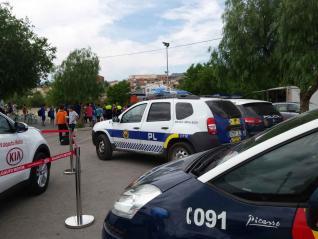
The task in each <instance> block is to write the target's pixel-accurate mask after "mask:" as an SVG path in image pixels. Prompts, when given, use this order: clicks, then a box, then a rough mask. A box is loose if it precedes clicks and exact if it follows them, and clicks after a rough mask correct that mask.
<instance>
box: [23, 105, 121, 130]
mask: <svg viewBox="0 0 318 239" xmlns="http://www.w3.org/2000/svg"><path fill="white" fill-rule="evenodd" d="M126 108H127V106H126V107H122V106H121V105H119V104H107V105H105V106H104V107H103V106H101V105H100V104H87V105H84V106H82V105H80V104H76V105H72V106H69V105H63V109H64V110H65V111H66V112H67V115H68V114H69V112H70V111H71V110H72V111H74V112H76V113H77V115H78V117H79V118H81V116H82V114H83V119H84V123H86V124H89V125H90V126H93V125H94V124H95V123H96V122H100V121H103V120H108V119H112V118H113V117H114V116H119V115H120V114H121V113H122V111H123V110H125V109H126ZM60 109H61V107H59V108H57V109H54V107H50V108H48V109H47V108H46V107H45V106H44V105H43V106H41V107H40V108H39V110H38V116H39V117H40V118H41V121H42V126H45V122H46V119H47V117H48V118H49V120H50V124H51V125H54V124H57V121H56V120H55V118H56V115H57V113H58V111H59V110H60ZM22 112H23V114H24V115H25V114H27V109H25V110H24V108H23V109H22Z"/></svg>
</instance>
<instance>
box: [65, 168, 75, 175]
mask: <svg viewBox="0 0 318 239" xmlns="http://www.w3.org/2000/svg"><path fill="white" fill-rule="evenodd" d="M75 173H76V171H75V168H74V169H65V170H64V174H66V175H73V174H75Z"/></svg>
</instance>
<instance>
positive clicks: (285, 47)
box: [277, 0, 318, 111]
mask: <svg viewBox="0 0 318 239" xmlns="http://www.w3.org/2000/svg"><path fill="white" fill-rule="evenodd" d="M279 13H280V14H278V26H279V27H278V32H279V41H280V43H281V44H280V45H279V48H278V49H277V52H278V57H279V59H280V69H281V74H282V83H283V84H284V85H296V86H298V87H299V88H300V97H301V110H302V111H306V110H308V108H309V101H310V98H311V96H312V95H313V94H314V93H315V92H316V91H317V90H318V1H316V0H297V1H293V0H281V4H280V11H279Z"/></svg>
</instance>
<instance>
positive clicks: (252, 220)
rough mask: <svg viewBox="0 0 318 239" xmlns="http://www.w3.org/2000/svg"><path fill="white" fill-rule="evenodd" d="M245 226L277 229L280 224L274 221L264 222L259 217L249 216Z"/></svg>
mask: <svg viewBox="0 0 318 239" xmlns="http://www.w3.org/2000/svg"><path fill="white" fill-rule="evenodd" d="M246 226H256V227H271V228H278V227H279V226H280V222H278V221H277V222H276V221H274V220H272V221H271V220H265V219H263V218H260V217H254V216H253V215H249V216H248V220H247V223H246Z"/></svg>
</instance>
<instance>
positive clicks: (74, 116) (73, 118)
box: [68, 106, 79, 132]
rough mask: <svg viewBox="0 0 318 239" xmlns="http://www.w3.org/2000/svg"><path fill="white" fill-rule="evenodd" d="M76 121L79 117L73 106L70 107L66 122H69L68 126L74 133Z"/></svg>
mask: <svg viewBox="0 0 318 239" xmlns="http://www.w3.org/2000/svg"><path fill="white" fill-rule="evenodd" d="M78 119H79V116H78V114H77V113H76V111H75V110H74V107H73V106H72V107H70V112H69V114H68V120H69V122H68V125H69V128H70V130H71V132H73V131H74V129H75V127H76V123H77V120H78Z"/></svg>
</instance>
